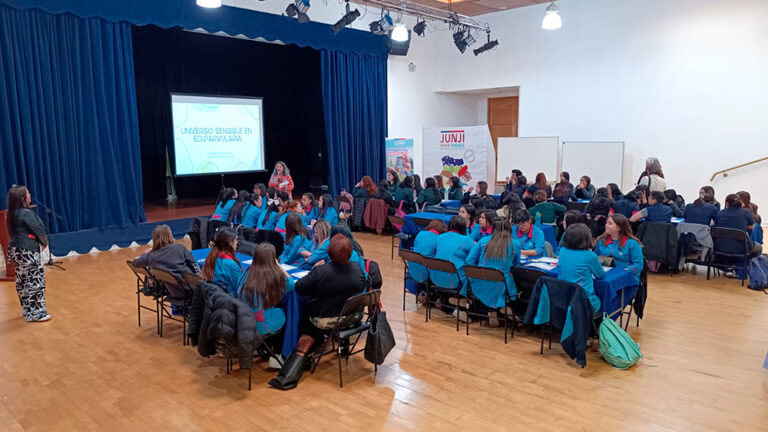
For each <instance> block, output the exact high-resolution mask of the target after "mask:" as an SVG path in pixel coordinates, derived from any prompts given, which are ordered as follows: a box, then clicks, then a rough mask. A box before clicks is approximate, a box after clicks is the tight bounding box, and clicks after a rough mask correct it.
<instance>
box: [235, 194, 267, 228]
mask: <svg viewBox="0 0 768 432" xmlns="http://www.w3.org/2000/svg"><path fill="white" fill-rule="evenodd" d="M263 201H264V200H263V199H262V198H261V195H259V194H252V195H251V196H250V200H249V201H248V203H247V204H246V205H245V207H244V208H243V212H242V214H243V221H242V223H241V224H240V225H241V226H243V227H245V228H251V229H254V228H256V225H258V224H259V216H261V213H262V202H263Z"/></svg>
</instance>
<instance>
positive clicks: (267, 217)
mask: <svg viewBox="0 0 768 432" xmlns="http://www.w3.org/2000/svg"><path fill="white" fill-rule="evenodd" d="M281 193H282V194H283V197H284V198H286V199H287V198H288V195H287V194H285V193H284V192H279V191H278V190H277V189H274V188H269V189H268V190H267V208H266V209H265V210H263V211H262V212H261V218H260V219H259V223H258V224H257V225H256V228H257V229H260V230H274V229H275V228H277V218H279V217H280V209H281V208H282V202H281V200H280V194H281Z"/></svg>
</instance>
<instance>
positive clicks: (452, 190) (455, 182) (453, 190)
mask: <svg viewBox="0 0 768 432" xmlns="http://www.w3.org/2000/svg"><path fill="white" fill-rule="evenodd" d="M463 197H464V191H462V190H461V180H460V179H459V178H458V177H456V176H453V177H451V184H450V185H449V188H448V199H449V200H454V201H460V200H461V199H462V198H463Z"/></svg>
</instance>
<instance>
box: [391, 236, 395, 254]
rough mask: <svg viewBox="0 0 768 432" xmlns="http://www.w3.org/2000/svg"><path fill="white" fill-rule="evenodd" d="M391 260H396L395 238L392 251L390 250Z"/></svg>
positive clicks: (393, 237)
mask: <svg viewBox="0 0 768 432" xmlns="http://www.w3.org/2000/svg"><path fill="white" fill-rule="evenodd" d="M390 255H391V257H390V259H395V236H392V249H391V250H390Z"/></svg>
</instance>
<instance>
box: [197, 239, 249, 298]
mask: <svg viewBox="0 0 768 432" xmlns="http://www.w3.org/2000/svg"><path fill="white" fill-rule="evenodd" d="M236 249H237V234H235V231H234V230H232V229H231V228H226V227H225V228H220V229H219V230H218V231H216V236H215V237H214V239H213V247H212V248H211V251H210V252H209V253H208V256H207V257H206V258H205V264H203V271H202V277H203V280H205V281H208V282H213V283H215V284H216V285H219V286H220V287H222V288H224V289H225V290H227V292H228V293H230V294H232V296H236V295H237V288H238V287H239V286H240V277H241V276H242V275H243V268H242V266H240V261H238V260H237V256H235V250H236Z"/></svg>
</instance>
